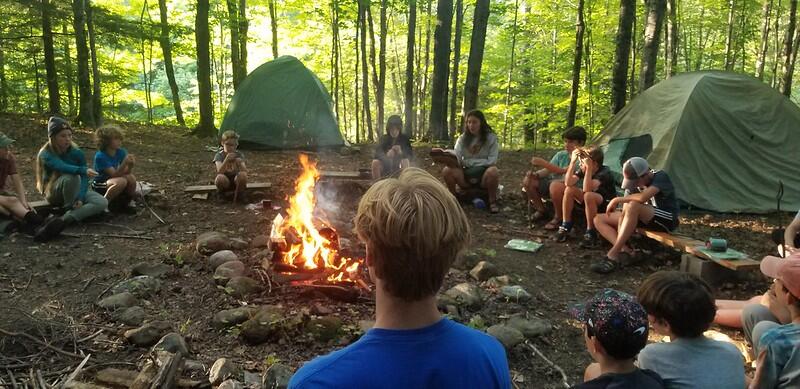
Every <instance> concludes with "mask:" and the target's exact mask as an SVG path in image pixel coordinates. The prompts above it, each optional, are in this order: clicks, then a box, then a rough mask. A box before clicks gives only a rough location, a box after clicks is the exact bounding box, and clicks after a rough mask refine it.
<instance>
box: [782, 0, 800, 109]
mask: <svg viewBox="0 0 800 389" xmlns="http://www.w3.org/2000/svg"><path fill="white" fill-rule="evenodd" d="M796 23H797V0H792V1H791V4H790V5H789V25H788V26H787V27H786V37H785V38H784V41H783V80H782V82H781V93H782V94H783V95H784V96H786V97H791V95H792V76H793V75H794V63H793V62H792V47H793V46H792V45H793V43H794V30H795V25H796Z"/></svg>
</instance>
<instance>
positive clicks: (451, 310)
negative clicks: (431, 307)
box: [444, 305, 462, 321]
mask: <svg viewBox="0 0 800 389" xmlns="http://www.w3.org/2000/svg"><path fill="white" fill-rule="evenodd" d="M444 311H445V312H447V314H448V315H450V317H451V318H453V319H454V320H457V321H460V320H461V319H462V317H461V311H460V310H459V309H458V306H456V305H448V306H446V307H445V308H444Z"/></svg>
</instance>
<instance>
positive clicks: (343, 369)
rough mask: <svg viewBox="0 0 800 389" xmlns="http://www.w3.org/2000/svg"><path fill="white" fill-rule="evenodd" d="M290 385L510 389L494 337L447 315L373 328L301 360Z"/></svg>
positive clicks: (294, 386) (502, 356)
mask: <svg viewBox="0 0 800 389" xmlns="http://www.w3.org/2000/svg"><path fill="white" fill-rule="evenodd" d="M289 387H291V388H321V387H325V388H510V387H511V383H510V377H509V373H508V363H507V361H506V356H505V351H504V350H503V347H502V346H501V345H500V343H499V342H497V340H495V339H494V338H492V337H490V336H488V335H486V334H484V333H481V332H479V331H476V330H473V329H471V328H468V327H466V326H463V325H461V324H457V323H455V322H453V321H450V320H448V319H442V320H440V321H439V322H437V323H436V324H434V325H431V326H428V327H425V328H420V329H417V330H386V329H372V330H370V331H368V332H367V333H366V334H365V335H364V336H363V337H362V338H361V339H359V340H358V341H357V342H356V343H353V344H352V345H350V346H348V347H346V348H344V349H342V350H339V351H337V352H334V353H331V354H329V355H326V356H323V357H320V358H317V359H315V360H313V361H311V362H309V363H307V364H305V365H304V366H303V367H302V368H301V369H300V370H299V371H298V372H297V374H295V376H294V377H292V380H291V382H290V384H289Z"/></svg>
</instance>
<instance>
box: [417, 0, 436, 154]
mask: <svg viewBox="0 0 800 389" xmlns="http://www.w3.org/2000/svg"><path fill="white" fill-rule="evenodd" d="M432 1H433V0H427V2H426V3H425V53H424V55H425V66H424V67H423V69H422V74H421V76H422V83H421V84H420V87H419V89H417V102H419V114H418V115H417V131H419V135H420V137H423V138H424V139H431V136H430V127H428V123H427V121H426V119H427V117H428V105H427V104H428V103H427V100H428V99H426V98H425V97H426V96H427V94H428V90H429V88H430V83H429V81H430V78H429V77H430V72H429V70H430V64H431V4H432Z"/></svg>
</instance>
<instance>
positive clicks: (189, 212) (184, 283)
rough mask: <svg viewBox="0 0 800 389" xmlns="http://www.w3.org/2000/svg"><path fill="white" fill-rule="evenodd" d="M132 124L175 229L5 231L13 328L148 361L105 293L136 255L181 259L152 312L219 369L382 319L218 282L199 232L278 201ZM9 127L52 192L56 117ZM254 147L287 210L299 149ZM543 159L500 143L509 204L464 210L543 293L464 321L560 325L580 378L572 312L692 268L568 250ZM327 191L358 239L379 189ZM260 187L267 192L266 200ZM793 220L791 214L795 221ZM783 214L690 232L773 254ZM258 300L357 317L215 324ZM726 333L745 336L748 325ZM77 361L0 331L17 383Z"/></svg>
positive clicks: (551, 347) (454, 276)
mask: <svg viewBox="0 0 800 389" xmlns="http://www.w3.org/2000/svg"><path fill="white" fill-rule="evenodd" d="M121 126H122V127H123V129H124V130H125V131H126V133H127V137H126V139H125V141H124V146H125V147H127V148H128V150H129V152H131V153H133V154H135V155H136V156H137V159H138V165H137V167H136V175H137V176H138V178H139V179H140V180H141V181H146V182H149V183H152V184H154V185H155V186H156V188H157V192H158V193H157V194H155V195H153V196H149V197H148V201H149V204H150V205H151V207H152V209H153V210H154V211H155V212H156V213H157V214H158V215H159V216H160V217H162V218H163V219H164V220H165V221H166V222H167V224H161V223H160V222H159V221H158V220H157V219H156V217H154V216H153V215H152V214H151V213H150V212H148V211H147V210H145V209H142V208H140V209H139V212H138V214H137V215H129V216H128V215H126V216H110V217H105V218H104V219H103V220H99V221H93V222H90V223H86V224H83V225H77V226H71V227H70V228H69V229H68V230H67V231H66V232H68V233H72V234H81V235H80V236H79V237H60V238H58V239H56V240H54V241H51V242H48V243H46V244H37V243H34V242H33V241H32V240H31V239H30V238H28V237H26V236H23V235H19V234H15V235H12V236H9V237H6V238H5V239H3V240H0V329H2V330H5V331H6V332H25V333H28V334H30V335H32V336H34V337H36V338H38V339H42V340H44V341H46V342H48V343H49V344H50V345H52V346H53V347H55V348H59V349H61V350H64V351H67V352H73V353H77V352H79V350H81V351H83V352H84V353H91V354H92V358H91V360H90V362H89V363H88V364H87V366H86V368H85V369H84V373H85V374H87V375H88V374H90V373H91V372H92V371H97V370H99V369H101V368H103V367H108V366H118V367H122V368H131V369H133V368H135V366H134V365H135V364H137V363H140V362H141V360H142V359H143V358H144V357H145V355H146V354H147V353H148V350H147V349H144V348H139V347H136V346H133V345H129V344H127V343H126V342H125V340H124V338H122V336H121V334H122V333H123V332H124V331H125V330H126V329H128V328H130V327H124V326H122V325H119V324H115V322H114V321H113V320H111V319H110V315H109V313H108V312H105V311H104V310H103V309H101V308H98V307H97V306H96V305H95V303H96V301H97V300H98V296H101V295H103V294H105V292H106V291H107V290H108V289H109V288H110V287H111V286H113V285H114V284H116V283H118V282H120V281H122V280H124V279H127V278H129V277H130V269H131V267H132V266H133V265H135V264H137V263H139V262H143V261H147V262H161V263H165V264H168V265H172V266H174V268H175V270H174V271H173V272H172V273H170V274H169V275H168V277H167V278H166V279H165V280H164V286H163V287H162V288H161V290H160V292H159V293H158V294H156V295H154V296H152V297H151V298H149V299H148V300H147V301H146V302H145V304H144V305H143V307H144V308H145V311H146V314H147V319H148V320H156V319H161V320H166V321H168V322H170V323H171V324H172V325H173V329H174V330H175V331H179V332H180V333H181V334H182V335H183V336H184V337H185V339H186V340H187V342H188V343H189V347H190V349H191V351H192V356H191V358H192V359H195V360H198V361H200V362H202V363H204V364H206V365H207V366H208V365H210V364H211V363H213V362H214V360H215V359H217V358H219V357H228V358H231V359H233V360H234V361H235V362H237V363H239V364H241V365H242V366H244V367H245V368H247V369H250V370H253V371H263V370H264V369H265V368H266V367H268V365H270V364H272V363H274V362H276V361H281V362H282V363H285V364H287V365H289V366H291V367H293V368H296V367H298V366H300V365H301V364H302V363H303V362H304V361H307V360H309V359H311V358H313V357H314V356H316V355H320V354H324V353H327V352H329V351H331V350H333V349H337V348H340V347H342V346H344V345H346V344H348V343H349V342H352V341H353V340H355V339H357V337H358V335H359V334H360V330H359V327H358V322H359V321H360V320H365V319H369V318H371V316H372V314H373V305H372V304H371V303H370V302H367V301H363V302H359V303H354V304H347V303H341V302H336V301H332V300H329V299H327V298H324V297H321V296H313V295H312V296H308V295H300V294H298V293H294V292H291V291H285V290H282V289H277V288H276V289H274V290H272V291H271V292H266V291H265V292H264V293H262V294H260V295H258V296H256V297H252V298H248V299H245V301H243V300H240V299H236V298H233V297H231V296H229V295H228V294H226V293H224V291H222V290H221V288H220V287H218V286H216V285H215V284H214V281H213V280H212V277H211V273H210V270H209V269H208V266H207V265H206V264H205V262H204V259H205V258H204V257H202V256H199V255H194V254H192V253H193V250H192V247H193V242H194V240H195V238H196V236H197V235H198V234H200V233H203V232H207V231H222V232H226V233H228V234H230V235H232V236H237V237H241V238H243V239H245V240H250V239H252V238H254V237H255V236H258V235H263V234H264V233H265V232H267V231H268V229H269V226H270V221H271V220H272V218H273V217H274V216H275V214H276V213H277V212H278V210H274V209H268V210H261V209H248V208H247V207H245V206H244V205H233V204H231V203H227V202H220V201H216V200H214V199H210V200H208V201H197V200H192V199H191V196H190V195H189V194H186V193H184V191H183V188H184V187H185V186H188V185H198V184H208V183H210V179H211V177H212V165H211V162H210V161H211V158H212V153H211V152H209V151H207V150H206V146H207V145H211V143H209V142H208V141H205V140H200V139H197V138H195V137H191V136H185V134H184V130H181V129H178V128H170V127H155V126H142V125H135V124H122V125H121ZM0 131H4V132H5V133H7V134H8V135H10V136H11V137H13V138H16V139H17V140H18V142H17V144H16V145H15V154H16V156H17V160H18V167H19V169H20V171H21V173H22V174H23V178H24V181H25V184H26V188H27V190H28V193H29V195H30V198H32V199H34V200H36V199H39V198H40V197H39V196H38V195H34V194H33V192H34V182H33V177H34V175H33V166H34V156H35V154H36V151H37V150H38V147H39V146H40V145H41V143H42V142H43V141H44V139H45V133H46V131H45V118H44V117H34V116H19V115H0ZM76 135H77V136H76V141H77V143H78V144H80V145H81V146H82V147H83V148H84V150H85V151H86V154H87V159H88V160H91V157H92V156H93V154H94V149H93V148H91V146H93V141H92V139H91V134H90V133H89V132H88V131H84V130H78V131H77V134H76ZM361 149H362V151H361V152H359V153H354V154H352V155H340V154H338V153H336V152H321V153H319V155H318V157H319V161H320V162H319V166H320V168H321V169H325V170H340V171H353V170H357V169H358V168H367V167H369V160H370V159H371V152H370V150H371V149H370V148H369V147H362V148H361ZM417 152H418V154H417V155H418V158H417V160H416V165H417V166H419V167H422V168H425V169H427V170H428V171H430V172H431V173H433V174H436V175H438V174H439V167H438V166H434V165H433V164H432V163H431V161H430V159H429V158H428V157H427V150H426V149H425V147H420V148H419V149H418V150H417ZM245 153H246V155H247V160H248V167H249V171H250V177H251V181H253V182H255V181H260V182H263V181H267V182H271V183H272V188H271V189H269V190H266V191H264V193H263V197H264V198H268V199H272V202H273V205H276V206H281V207H285V206H286V196H287V195H288V194H290V193H292V192H293V181H294V179H295V178H296V176H297V174H298V172H299V171H300V167H299V163H298V162H297V152H294V151H283V152H262V151H245ZM551 153H552V151H550V152H549V153H543V154H551ZM530 156H531V151H530V150H527V151H526V150H521V151H504V152H502V153H501V157H500V163H499V167H500V168H501V175H502V179H501V183H502V185H503V186H504V190H503V192H502V197H501V202H502V203H501V209H502V212H501V213H500V214H497V215H491V214H489V213H487V212H486V211H484V210H478V209H475V208H473V207H472V206H471V205H465V210H466V212H467V214H468V215H469V217H470V218H471V221H472V227H473V235H474V236H473V243H472V246H471V247H470V251H473V252H477V253H479V254H480V255H481V256H483V257H485V259H487V260H489V261H491V262H493V263H495V264H496V265H497V266H498V267H499V268H500V270H501V272H502V273H503V274H508V275H511V277H512V279H514V280H515V281H517V283H518V284H519V285H522V286H523V287H524V288H525V289H526V290H528V291H529V292H530V293H531V294H532V295H533V296H534V298H533V299H532V300H531V301H530V302H528V303H525V304H515V303H510V302H506V301H504V300H502V299H500V298H499V297H497V296H494V297H491V298H490V299H489V303H487V304H486V306H485V307H484V308H483V309H482V310H481V311H478V312H470V313H468V314H467V315H465V317H463V318H462V319H463V320H464V321H465V322H469V321H472V323H473V325H475V326H477V327H479V328H485V327H488V326H490V325H492V324H496V323H498V322H500V321H502V320H503V319H504V318H507V317H508V316H509V315H511V314H514V313H520V312H522V313H528V314H529V315H533V316H536V317H539V318H544V319H547V320H549V321H550V322H551V323H552V324H553V326H554V330H553V331H552V332H551V333H549V334H548V335H546V336H543V337H540V338H536V339H534V340H532V341H531V343H532V344H534V345H535V346H536V347H537V348H538V349H539V350H541V351H542V353H543V354H544V355H546V356H547V357H548V358H549V359H551V360H552V361H553V362H554V363H555V364H557V365H559V366H560V367H562V368H563V369H564V371H565V372H566V374H567V376H568V379H569V382H570V383H577V382H580V380H581V377H582V373H583V368H584V367H585V365H586V364H587V363H589V362H590V357H589V355H588V354H587V353H586V351H585V348H584V343H583V338H582V336H581V330H580V328H579V326H578V325H577V324H576V323H575V322H574V321H572V320H570V317H569V315H568V314H567V308H568V307H569V306H570V305H572V304H574V303H577V302H579V301H580V300H581V299H583V298H585V297H588V296H590V295H592V294H593V293H594V292H596V291H598V290H599V289H601V288H604V287H611V288H617V289H620V290H624V291H628V292H635V290H636V287H637V286H638V285H639V283H640V282H641V280H642V279H643V278H644V277H646V276H647V275H648V274H650V273H652V272H654V271H657V270H662V269H673V270H674V269H677V268H678V264H679V262H680V259H679V255H678V254H677V253H675V252H670V251H668V250H664V249H661V248H660V247H659V246H657V245H653V244H650V243H648V242H642V243H640V244H641V247H643V248H645V249H647V250H648V251H649V252H651V255H650V256H649V258H648V260H646V261H645V262H644V263H642V264H639V265H637V266H635V267H630V268H625V269H623V270H621V271H618V272H616V273H614V274H612V275H609V276H601V275H596V274H594V273H592V272H590V271H589V268H588V267H589V264H590V263H591V262H592V261H594V260H595V259H596V258H599V257H600V256H601V255H602V254H603V251H602V250H594V251H586V250H582V249H580V248H578V246H577V238H576V239H573V241H572V242H571V243H566V244H557V243H555V242H553V241H551V240H550V239H549V234H547V233H545V231H543V230H542V229H541V228H535V229H530V228H529V227H528V222H527V220H526V209H525V207H524V205H523V204H524V202H523V201H522V197H521V196H520V194H519V182H520V179H521V177H522V175H523V174H524V172H525V170H526V169H527V168H528V162H527V161H528V160H529V159H530ZM545 156H546V155H545ZM328 189H329V191H328V192H327V194H328V197H331V199H330V201H331V202H332V203H334V204H335V205H336V207H335V210H334V214H330V211H329V216H330V217H331V219H332V221H333V224H334V226H335V227H336V228H337V229H338V230H339V231H340V233H341V234H342V236H343V237H344V238H346V239H349V240H351V241H352V242H355V237H354V236H352V233H351V230H352V223H351V222H350V219H351V218H352V216H353V213H354V211H355V208H356V205H357V201H358V198H359V196H360V195H361V194H362V193H363V190H364V186H363V185H362V184H356V183H343V184H338V185H331V186H329V188H328ZM258 197H260V196H259V195H258V194H257V195H255V196H253V198H258ZM336 210H338V211H336ZM784 219H786V220H788V219H787V217H786V216H784ZM778 222H779V219H778V216H777V215H769V216H760V215H731V214H705V213H697V212H692V213H690V214H689V215H685V216H682V218H681V227H680V231H682V232H683V233H686V234H689V235H692V236H695V237H697V238H699V239H703V238H706V237H709V236H718V237H723V238H725V239H728V241H729V242H732V244H733V247H734V248H736V249H739V250H741V251H744V252H746V253H749V254H751V256H753V257H761V256H762V255H764V254H766V253H769V252H770V251H771V250H773V247H772V245H771V243H770V242H769V231H770V230H771V229H772V228H774V227H776V226H777V224H778ZM132 231H139V232H143V233H144V234H142V235H143V236H147V237H152V238H153V239H152V240H143V239H123V238H113V237H108V236H104V235H107V234H128V233H130V232H132ZM512 238H520V239H530V240H540V241H542V242H544V243H545V246H544V248H543V249H542V250H541V251H540V252H538V253H536V254H528V253H520V252H515V251H510V250H507V249H505V248H503V246H504V245H505V243H506V242H507V241H508V240H509V239H512ZM353 246H356V245H355V244H353ZM257 251H259V249H246V250H241V251H240V252H239V253H238V254H239V255H240V257H241V258H244V261H245V262H246V263H247V264H248V265H249V266H253V267H257V266H258V265H259V261H258V259H257V258H256V256H255V254H256V252H257ZM356 251H358V249H356ZM467 278H468V276H467V275H465V273H464V272H463V271H456V272H452V273H451V274H450V275H449V276H448V279H447V280H446V285H445V288H449V287H451V286H453V285H454V284H456V283H458V282H463V281H464V280H466V279H467ZM766 286H767V283H766V282H765V281H764V280H763V279H761V278H760V277H759V276H757V275H752V276H751V277H747V279H746V280H744V281H742V282H739V283H736V284H725V285H722V286H721V287H720V288H719V290H718V291H717V297H719V298H747V297H750V296H752V295H754V294H756V293H761V292H763V291H764V290H765V288H766ZM244 303H247V304H279V305H281V306H283V307H285V308H286V309H287V310H288V311H289V312H293V313H297V314H300V315H306V314H308V312H309V310H310V309H312V307H314V306H315V305H317V306H319V305H323V306H325V307H327V308H330V309H332V310H333V312H334V315H337V316H339V317H340V318H341V319H342V320H343V321H344V323H345V325H344V326H343V328H342V331H341V336H339V337H337V338H336V339H334V340H332V341H330V342H327V343H320V342H316V341H313V340H311V339H310V338H309V337H307V336H304V334H302V333H291V334H287V336H285V337H282V338H281V339H280V340H278V341H275V342H270V343H265V344H261V345H257V346H251V345H248V344H246V343H244V342H243V341H242V340H241V339H240V338H239V336H238V332H237V331H236V330H227V331H217V330H215V329H213V328H212V326H211V325H210V322H211V318H212V317H213V315H214V314H215V313H216V312H218V311H221V310H223V309H229V308H234V307H237V306H241V305H242V304H244ZM475 315H480V317H481V318H482V320H476V319H473V317H474V316H475ZM721 330H722V332H724V333H726V334H728V335H730V336H731V337H733V338H734V339H739V340H741V334H740V333H739V332H738V331H731V330H727V329H721ZM508 358H509V365H510V367H511V369H512V377H513V378H514V382H515V385H516V386H518V387H528V388H551V387H552V388H555V387H561V386H560V385H561V384H560V381H561V379H560V375H559V374H558V373H557V372H556V370H555V369H553V368H551V367H549V366H548V365H547V364H546V363H545V362H544V361H543V360H542V359H541V358H539V357H538V356H536V355H535V354H534V353H533V352H532V351H531V348H529V347H527V346H525V345H518V346H517V347H515V348H514V349H512V350H510V351H509V352H508ZM78 362H80V360H78V359H76V358H74V357H69V356H66V355H63V354H59V353H56V352H53V351H52V350H51V349H47V348H44V347H43V346H42V345H41V344H37V343H34V342H33V341H31V340H30V339H28V338H24V337H23V336H21V335H14V336H9V335H1V334H0V377H4V372H6V373H7V372H14V373H15V374H17V376H20V375H22V374H27V372H28V371H29V370H30V368H31V367H34V368H36V369H41V370H42V371H43V372H44V376H45V379H48V378H49V379H51V380H52V379H55V378H58V377H59V376H63V375H64V374H68V373H69V372H70V371H71V370H72V369H74V367H75V365H77V363H78Z"/></svg>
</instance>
